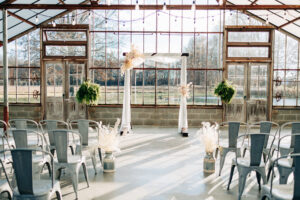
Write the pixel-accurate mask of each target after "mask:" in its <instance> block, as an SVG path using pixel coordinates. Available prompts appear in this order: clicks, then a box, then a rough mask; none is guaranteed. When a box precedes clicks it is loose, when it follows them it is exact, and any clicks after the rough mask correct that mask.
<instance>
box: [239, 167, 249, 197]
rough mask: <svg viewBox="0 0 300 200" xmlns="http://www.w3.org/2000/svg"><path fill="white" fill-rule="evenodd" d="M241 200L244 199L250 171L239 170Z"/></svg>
mask: <svg viewBox="0 0 300 200" xmlns="http://www.w3.org/2000/svg"><path fill="white" fill-rule="evenodd" d="M238 171H239V198H238V199H239V200H240V199H241V198H242V195H243V192H244V189H245V184H246V180H247V175H248V174H249V170H244V169H239V168H238Z"/></svg>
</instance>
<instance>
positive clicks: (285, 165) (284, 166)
mask: <svg viewBox="0 0 300 200" xmlns="http://www.w3.org/2000/svg"><path fill="white" fill-rule="evenodd" d="M290 125H291V126H292V127H291V134H290V135H285V136H283V137H280V139H279V140H278V145H276V150H277V158H279V155H280V156H285V155H288V154H289V153H291V152H294V153H300V152H295V151H294V147H295V136H296V135H299V134H300V122H287V123H285V124H283V125H282V126H281V128H280V132H279V133H280V134H279V136H280V135H282V133H283V132H284V130H285V129H286V127H287V126H290ZM287 138H290V139H289V142H287V143H286V142H284V141H286V139H287ZM274 160H275V159H274V158H272V159H270V163H269V169H268V180H269V178H270V174H271V171H272V167H273V166H274V165H273V162H274ZM277 168H278V171H279V175H280V178H279V182H280V183H281V184H285V183H286V182H287V179H288V177H289V174H290V173H291V172H292V167H291V164H290V163H289V162H288V161H287V160H286V159H281V160H280V161H279V164H278V165H277Z"/></svg>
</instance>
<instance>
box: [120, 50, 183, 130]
mask: <svg viewBox="0 0 300 200" xmlns="http://www.w3.org/2000/svg"><path fill="white" fill-rule="evenodd" d="M125 55H126V54H125ZM187 56H188V54H181V53H146V54H144V57H143V58H138V59H137V60H136V61H133V65H134V66H133V67H136V66H138V65H141V64H142V63H143V62H145V60H151V61H154V62H159V63H168V64H169V63H175V62H179V61H180V60H181V75H180V85H181V86H186V84H187V77H186V76H187V73H186V65H187ZM130 94H131V93H130V70H129V69H128V70H126V71H125V83H124V98H123V111H122V124H121V131H127V132H131V106H130V105H131V103H130ZM183 128H184V129H185V130H186V131H187V129H188V122H187V100H186V97H185V96H181V99H180V108H179V119H178V132H181V130H182V129H183Z"/></svg>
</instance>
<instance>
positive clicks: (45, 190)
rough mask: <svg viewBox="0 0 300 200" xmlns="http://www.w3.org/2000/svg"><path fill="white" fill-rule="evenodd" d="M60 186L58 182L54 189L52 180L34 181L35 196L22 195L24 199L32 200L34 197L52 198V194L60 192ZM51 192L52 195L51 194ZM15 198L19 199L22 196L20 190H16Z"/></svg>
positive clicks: (55, 183)
mask: <svg viewBox="0 0 300 200" xmlns="http://www.w3.org/2000/svg"><path fill="white" fill-rule="evenodd" d="M59 188H60V185H59V182H58V181H55V182H54V185H53V189H52V181H51V180H35V179H34V180H33V195H30V194H28V195H24V194H23V195H22V199H26V198H28V199H30V198H33V197H39V196H49V197H50V196H52V194H53V193H54V192H55V191H56V190H59ZM49 191H50V193H49ZM13 193H14V196H16V197H18V196H20V193H19V190H18V188H17V187H16V188H14V191H13Z"/></svg>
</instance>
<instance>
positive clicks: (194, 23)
mask: <svg viewBox="0 0 300 200" xmlns="http://www.w3.org/2000/svg"><path fill="white" fill-rule="evenodd" d="M194 28H196V19H195V18H194Z"/></svg>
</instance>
